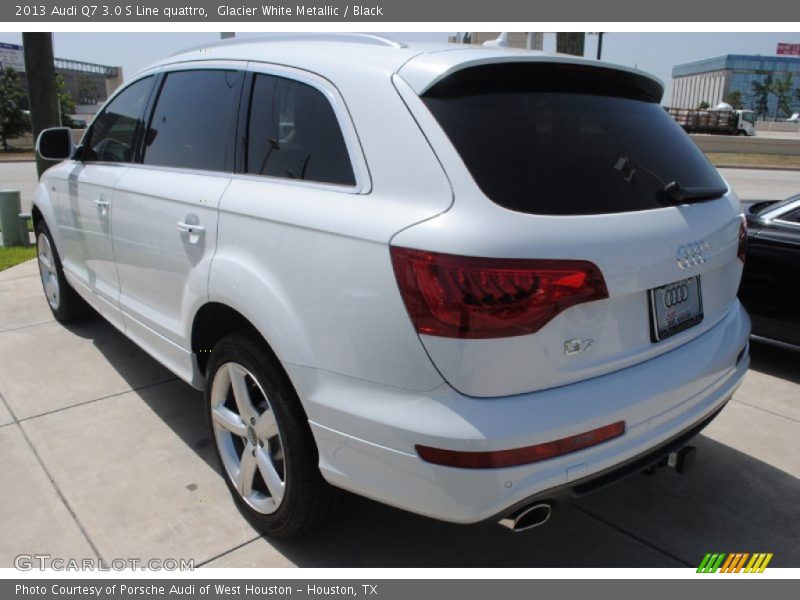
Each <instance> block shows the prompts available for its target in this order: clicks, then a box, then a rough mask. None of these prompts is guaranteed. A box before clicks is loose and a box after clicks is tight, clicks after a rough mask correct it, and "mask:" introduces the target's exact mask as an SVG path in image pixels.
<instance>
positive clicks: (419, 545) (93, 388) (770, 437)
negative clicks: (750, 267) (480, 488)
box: [0, 261, 800, 567]
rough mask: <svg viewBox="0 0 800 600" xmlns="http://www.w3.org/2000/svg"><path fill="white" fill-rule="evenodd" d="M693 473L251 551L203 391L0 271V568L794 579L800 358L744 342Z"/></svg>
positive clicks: (396, 516) (366, 518)
mask: <svg viewBox="0 0 800 600" xmlns="http://www.w3.org/2000/svg"><path fill="white" fill-rule="evenodd" d="M752 355H753V362H752V369H751V371H750V373H749V374H748V375H747V378H746V380H745V383H744V385H743V386H742V388H741V389H740V391H739V392H738V393H737V394H736V396H735V398H734V400H733V401H732V402H731V403H730V404H729V406H728V407H727V408H726V409H725V410H724V411H723V412H722V414H721V415H720V417H719V418H718V419H717V420H716V421H715V422H714V423H713V424H712V425H711V426H710V427H708V428H707V429H706V431H705V432H704V434H703V435H701V436H700V437H698V438H697V443H696V445H697V446H698V457H697V463H696V465H695V468H694V469H693V470H692V471H690V472H689V473H687V474H685V475H677V474H675V473H674V472H672V471H667V470H663V469H662V470H660V471H659V472H657V473H656V474H655V475H653V476H650V477H646V476H643V475H636V476H634V477H632V478H630V479H628V480H626V481H625V482H623V483H621V484H619V485H616V486H613V487H611V488H609V489H607V490H604V491H602V492H599V493H598V494H596V495H594V496H591V497H588V498H586V499H583V500H581V501H579V502H576V503H574V504H569V505H559V506H557V507H556V510H555V511H554V513H553V517H552V519H551V521H550V522H549V523H548V524H546V525H545V526H544V527H541V528H538V529H535V530H532V531H529V532H526V533H522V534H517V535H515V534H511V533H510V532H507V531H506V530H504V529H502V528H500V527H498V526H496V525H492V524H486V525H479V526H472V527H464V526H457V525H451V524H447V523H439V522H435V521H432V520H430V519H426V518H423V517H419V516H415V515H412V514H409V513H405V512H402V511H399V510H396V509H392V508H389V507H386V506H382V505H379V504H377V503H374V502H371V501H369V500H364V499H360V498H353V499H352V501H351V502H350V503H349V508H348V509H346V510H345V512H344V513H343V515H342V516H341V518H340V519H339V520H338V521H336V522H334V523H332V524H331V525H330V526H329V527H327V528H326V529H324V530H322V531H320V532H317V533H314V534H311V535H309V536H307V537H305V538H301V539H297V540H292V541H273V540H267V539H264V538H262V537H260V536H259V535H258V534H257V533H256V532H255V531H254V530H253V529H251V528H250V526H249V525H247V523H246V522H245V521H244V519H243V518H242V517H241V516H240V515H239V513H238V512H237V510H236V509H235V508H234V505H233V503H232V501H231V499H230V498H229V496H228V492H227V489H226V488H225V485H224V483H223V481H222V479H221V478H220V476H219V474H218V471H217V468H216V465H215V462H214V460H213V450H212V447H211V440H210V438H209V434H208V431H207V426H206V421H205V415H204V407H203V402H202V397H201V394H199V393H198V392H196V391H195V390H193V389H192V388H190V387H189V386H188V385H186V384H184V383H182V382H180V381H177V380H176V379H175V378H174V377H173V376H172V375H171V374H170V373H169V372H168V371H166V370H165V369H163V368H162V367H161V366H160V365H158V364H157V363H155V361H153V360H152V359H151V358H150V357H149V356H147V355H146V354H145V353H144V352H142V351H141V350H139V349H138V348H136V347H135V346H134V345H133V344H132V343H131V342H129V341H128V340H127V339H126V338H125V337H124V336H122V335H121V334H120V333H118V332H117V331H116V330H115V329H113V327H111V326H110V325H108V324H107V323H105V322H104V321H103V320H102V319H100V318H99V317H94V318H91V319H89V320H88V321H86V322H83V323H81V324H77V325H72V326H70V327H64V326H62V325H59V324H57V323H55V322H54V321H53V320H52V318H51V317H50V313H49V310H48V308H47V306H46V303H45V300H44V296H43V295H42V293H41V290H40V284H39V281H38V277H37V271H36V265H35V262H33V261H32V262H28V263H25V264H23V265H20V266H18V267H14V268H12V269H9V270H6V271H3V272H0V448H3V453H2V457H3V460H2V461H0V481H2V482H3V493H2V494H0V567H6V566H12V565H13V560H14V556H16V555H18V554H22V553H25V554H33V553H49V554H51V555H53V556H57V557H61V558H92V557H95V558H102V559H103V560H105V561H106V562H109V561H111V560H113V559H115V558H123V559H132V558H136V559H140V560H145V559H150V558H157V559H165V558H191V559H194V560H195V561H196V565H205V566H217V567H221V566H226V567H248V566H250V567H277V566H293V565H296V566H300V567H482V566H483V567H503V566H507V567H512V566H513V567H556V566H558V567H601V566H617V567H645V566H650V567H672V566H696V565H697V564H698V563H699V561H700V560H701V558H702V557H703V555H704V554H705V553H706V552H710V551H723V552H725V551H727V552H733V551H745V552H753V551H759V552H774V553H775V557H774V559H773V561H772V563H771V564H772V566H775V567H777V566H792V567H799V566H800V513H798V504H797V499H798V498H800V454H798V451H797V440H798V439H800V371H798V368H797V365H798V362H799V361H798V359H800V354H799V353H797V352H793V351H789V350H783V349H777V348H773V347H770V346H765V345H763V344H758V343H755V344H753V351H752Z"/></svg>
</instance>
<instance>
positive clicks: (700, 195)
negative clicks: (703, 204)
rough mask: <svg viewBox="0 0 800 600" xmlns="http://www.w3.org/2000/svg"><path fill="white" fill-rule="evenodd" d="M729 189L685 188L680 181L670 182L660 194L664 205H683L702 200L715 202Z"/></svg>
mask: <svg viewBox="0 0 800 600" xmlns="http://www.w3.org/2000/svg"><path fill="white" fill-rule="evenodd" d="M727 191H728V189H727V188H724V187H689V188H685V187H683V186H682V185H681V184H680V182H678V181H670V182H669V183H668V184H667V185H665V186H664V187H663V188H661V190H660V191H659V193H658V197H659V200H661V202H663V203H664V204H681V203H683V202H691V201H694V202H697V201H700V200H713V199H714V198H719V197H720V196H722V195H723V194H725V192H727Z"/></svg>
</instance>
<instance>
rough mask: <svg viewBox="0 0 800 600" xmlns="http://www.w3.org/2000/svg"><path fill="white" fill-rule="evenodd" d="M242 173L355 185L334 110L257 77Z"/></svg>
mask: <svg viewBox="0 0 800 600" xmlns="http://www.w3.org/2000/svg"><path fill="white" fill-rule="evenodd" d="M245 163H246V172H247V173H250V174H254V175H269V176H271V177H283V178H286V179H302V180H305V181H315V182H320V183H332V184H338V185H348V186H352V185H355V176H354V174H353V167H352V165H351V163H350V157H349V155H348V152H347V146H346V144H345V141H344V136H343V135H342V130H341V128H340V127H339V122H338V120H337V119H336V114H335V113H334V111H333V107H332V106H331V103H330V102H329V101H328V99H327V98H326V97H325V95H324V94H323V93H322V92H320V91H319V90H317V89H316V88H313V87H311V86H310V85H306V84H304V83H300V82H299V81H293V80H291V79H285V78H282V77H273V76H271V75H263V74H256V76H255V80H254V82H253V91H252V96H251V102H250V118H249V122H248V128H247V157H246V161H245Z"/></svg>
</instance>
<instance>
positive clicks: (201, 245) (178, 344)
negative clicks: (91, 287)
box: [112, 63, 244, 374]
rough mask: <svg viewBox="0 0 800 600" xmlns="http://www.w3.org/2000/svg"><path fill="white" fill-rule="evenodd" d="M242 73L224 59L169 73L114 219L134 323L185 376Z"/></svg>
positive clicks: (227, 176) (122, 182)
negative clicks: (193, 318)
mask: <svg viewBox="0 0 800 600" xmlns="http://www.w3.org/2000/svg"><path fill="white" fill-rule="evenodd" d="M243 78H244V75H243V73H242V72H241V71H239V70H237V69H236V68H235V67H232V66H231V65H230V64H223V63H214V64H210V63H204V64H203V65H202V66H201V67H198V66H193V65H184V66H182V67H181V68H180V69H178V70H172V71H169V72H167V73H165V74H164V76H163V79H162V81H161V82H160V89H159V90H158V92H157V96H156V100H155V103H154V107H153V109H152V112H151V116H150V121H149V124H148V127H147V132H146V134H145V136H144V143H143V149H142V158H141V161H140V162H139V164H135V165H133V166H132V167H131V168H130V169H128V170H127V171H126V172H125V173H124V174H123V175H122V176H121V177H120V178H119V179H118V181H117V183H116V190H115V198H114V212H113V216H112V225H113V231H114V253H115V255H116V265H117V272H118V274H119V281H120V305H121V307H122V310H123V312H124V316H125V324H126V331H127V333H128V335H129V336H130V337H131V338H132V339H134V340H135V341H137V342H138V343H139V344H140V345H142V346H143V347H145V348H146V349H148V350H149V351H151V352H152V353H153V354H155V355H156V357H157V358H159V359H160V360H161V361H162V362H164V364H166V365H167V366H168V367H170V368H172V370H173V371H175V372H177V373H179V374H188V373H190V372H191V352H190V347H191V343H190V342H191V341H190V339H189V337H190V330H191V323H190V319H191V316H192V315H193V314H194V312H195V310H196V308H197V307H198V306H199V304H201V303H203V302H204V301H205V299H206V297H207V281H208V271H209V266H210V263H211V259H212V258H213V256H214V252H215V249H216V239H217V208H218V203H219V200H220V198H221V196H222V193H223V192H224V191H225V189H226V188H227V187H228V185H229V184H230V180H231V173H232V171H233V159H234V150H235V143H236V122H237V112H238V107H239V100H240V95H241V88H242V80H243Z"/></svg>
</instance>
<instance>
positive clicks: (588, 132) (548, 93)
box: [422, 63, 726, 215]
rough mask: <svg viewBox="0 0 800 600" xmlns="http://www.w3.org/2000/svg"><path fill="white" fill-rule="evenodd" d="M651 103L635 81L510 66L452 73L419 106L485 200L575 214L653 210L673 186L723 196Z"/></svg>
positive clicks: (653, 90) (655, 93) (692, 149)
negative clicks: (450, 145) (423, 107)
mask: <svg viewBox="0 0 800 600" xmlns="http://www.w3.org/2000/svg"><path fill="white" fill-rule="evenodd" d="M660 97H661V88H660V86H659V85H658V84H656V83H655V82H652V81H651V80H649V79H646V78H644V77H641V76H638V75H634V74H628V73H624V72H618V71H612V70H610V69H602V68H587V67H582V66H575V65H553V64H544V63H542V64H537V63H512V64H503V65H488V66H480V67H472V68H467V69H464V70H463V71H459V72H458V73H455V74H454V75H451V76H450V77H448V78H446V79H445V80H443V81H442V82H439V83H438V84H436V85H435V86H434V87H433V88H431V89H430V90H429V91H428V92H427V93H425V94H424V95H423V97H422V100H423V102H424V103H425V105H426V106H427V107H428V109H429V110H430V111H431V113H432V114H433V115H434V117H435V118H436V120H437V121H438V122H439V124H440V125H441V127H442V128H443V130H444V131H445V133H446V134H447V136H448V137H449V138H450V141H451V142H452V143H453V145H454V146H455V148H456V150H457V151H458V153H459V155H460V156H461V158H462V159H463V161H464V163H465V165H466V167H467V169H468V170H469V172H470V174H471V175H472V177H473V179H474V180H475V182H476V183H477V185H478V186H479V187H480V188H481V190H482V191H483V193H484V194H485V195H486V196H488V197H489V198H490V199H491V200H492V201H494V202H495V203H497V204H499V205H501V206H503V207H505V208H508V209H511V210H515V211H519V212H525V213H535V214H548V215H579V214H603V213H616V212H627V211H637V210H648V209H654V208H661V207H663V206H664V205H665V196H664V189H665V188H666V187H667V186H668V185H669V184H671V183H673V182H677V183H678V184H680V186H681V187H682V188H684V189H702V190H710V191H711V193H710V196H712V197H713V196H716V197H718V196H719V195H721V194H722V193H724V191H725V190H726V186H725V184H724V182H723V181H722V179H721V178H720V177H719V175H718V174H717V172H716V170H715V169H714V167H713V166H712V165H711V164H710V163H709V162H708V160H707V159H706V158H705V156H704V155H703V153H702V152H701V151H700V150H699V149H698V148H697V146H696V145H695V144H694V142H693V141H692V140H691V138H689V137H688V136H687V135H686V134H685V133H684V132H683V130H682V129H681V128H680V127H679V126H678V125H677V124H676V123H675V122H674V121H673V120H672V119H671V118H670V117H669V115H667V113H666V112H665V111H664V109H663V108H662V107H661V106H660V105H659V104H658V102H659V100H660ZM708 197H709V195H707V196H706V199H707V198H708ZM669 203H674V202H669Z"/></svg>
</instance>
